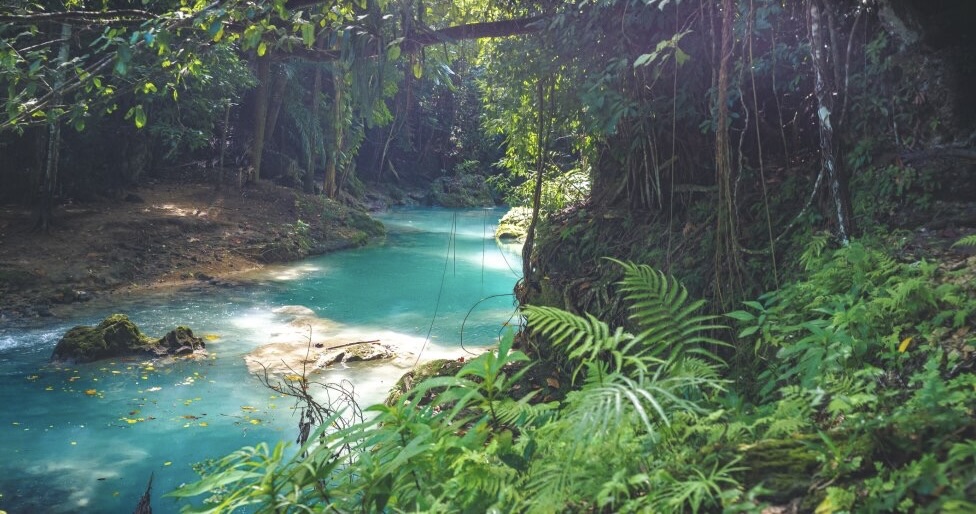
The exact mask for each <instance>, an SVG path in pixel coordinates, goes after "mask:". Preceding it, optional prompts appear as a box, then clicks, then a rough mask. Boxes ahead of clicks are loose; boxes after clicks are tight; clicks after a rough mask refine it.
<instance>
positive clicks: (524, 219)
mask: <svg viewBox="0 0 976 514" xmlns="http://www.w3.org/2000/svg"><path fill="white" fill-rule="evenodd" d="M531 222H532V209H529V208H528V207H512V208H511V209H509V211H508V212H506V213H505V215H504V216H502V219H501V220H499V221H498V228H497V229H495V238H496V239H499V240H502V241H525V234H527V233H528V231H529V224H530V223H531Z"/></svg>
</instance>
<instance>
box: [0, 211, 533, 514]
mask: <svg viewBox="0 0 976 514" xmlns="http://www.w3.org/2000/svg"><path fill="white" fill-rule="evenodd" d="M502 213H503V211H501V210H498V209H472V210H446V209H420V208H415V209H402V210H395V211H391V212H389V213H384V214H382V215H380V216H378V217H379V219H380V220H381V221H383V222H384V223H385V224H386V225H387V229H388V230H389V234H388V236H387V238H386V240H385V241H384V242H383V243H378V244H374V245H370V246H367V247H364V248H359V249H355V250H347V251H342V252H338V253H335V254H330V255H326V256H321V257H317V258H313V259H308V260H305V261H301V262H298V263H294V264H292V265H288V266H281V267H273V268H269V269H266V270H262V272H261V273H259V274H256V275H255V276H253V277H249V279H248V280H246V281H243V282H241V283H236V284H234V285H232V286H223V287H221V286H217V287H196V288H190V289H184V290H176V291H166V292H164V293H154V294H145V295H142V296H139V297H123V298H125V299H124V301H123V300H120V301H119V302H117V303H115V304H113V305H109V306H106V305H100V306H99V305H86V306H83V307H80V308H79V309H77V310H75V311H72V313H71V314H70V315H67V316H64V317H63V318H59V319H56V320H54V321H52V320H51V319H50V318H49V319H45V320H43V321H40V322H38V323H33V324H32V323H21V324H18V325H16V326H0V402H2V406H0V456H2V457H0V510H5V511H7V512H9V513H11V514H14V513H22V512H32V513H33V512H55V513H60V512H91V513H117V512H131V511H132V510H133V509H134V508H135V505H136V503H137V502H138V500H139V497H140V496H141V495H142V493H143V491H144V490H145V487H146V483H147V481H148V480H149V477H150V475H153V476H154V479H153V480H154V481H153V510H154V512H156V513H157V514H159V513H169V512H177V511H179V508H180V507H181V506H182V504H183V503H180V502H177V501H176V500H174V499H170V498H166V497H163V494H164V493H166V492H168V491H171V490H173V489H175V488H176V487H178V486H179V485H180V484H182V483H189V482H192V481H194V480H196V479H197V478H198V477H199V476H198V475H197V474H196V472H195V471H194V470H193V468H192V466H193V465H194V464H195V463H199V462H202V461H205V460H207V459H216V458H219V457H221V456H223V455H226V454H228V453H230V452H232V451H234V450H236V449H238V448H241V447H243V446H249V445H255V444H257V443H260V442H268V443H269V444H272V445H273V444H275V443H276V442H278V441H281V440H293V439H294V438H295V435H296V425H297V422H298V419H297V418H298V415H297V413H296V412H295V411H293V409H292V407H293V406H294V402H292V401H291V400H290V399H288V398H282V397H281V396H279V395H277V394H275V392H274V391H271V390H269V389H267V388H265V387H263V386H262V385H261V383H260V382H259V381H258V380H257V379H256V378H255V377H254V376H253V375H251V374H250V373H248V371H247V368H246V366H245V364H244V359H243V356H244V355H245V354H247V353H248V352H250V351H252V350H253V349H255V348H257V347H259V346H261V345H264V344H265V343H267V342H268V341H270V340H272V339H273V338H275V337H276V336H278V335H279V334H281V333H282V332H284V331H286V330H287V327H286V326H285V322H286V320H284V319H283V318H282V317H281V316H280V315H278V314H275V312H274V311H275V310H276V309H280V308H281V307H284V306H290V305H300V306H304V307H307V308H309V309H311V310H312V311H314V313H315V316H317V317H320V318H323V319H327V320H330V321H332V322H336V323H339V324H342V326H344V327H350V328H352V329H354V330H355V331H356V332H357V333H362V334H365V335H367V336H368V335H371V334H378V336H376V338H379V339H386V338H394V337H395V338H398V339H399V340H400V342H401V344H407V345H409V346H410V348H409V349H410V351H411V352H412V353H418V354H419V353H421V351H422V350H423V356H424V357H429V356H433V355H436V354H438V353H449V352H453V353H456V352H458V351H459V350H460V348H459V345H460V343H461V342H462V335H461V332H460V331H461V327H462V324H463V327H464V332H463V344H464V346H465V347H467V348H468V349H469V350H475V351H476V350H477V349H479V348H482V349H483V348H484V347H485V346H487V345H490V344H492V343H493V342H494V341H495V340H496V339H497V337H498V336H499V335H500V333H501V332H502V331H503V329H504V328H503V327H504V325H506V324H508V323H509V322H511V320H512V317H513V314H514V307H513V299H512V297H511V296H510V293H511V292H512V288H513V286H514V284H515V282H516V281H517V279H518V275H519V272H518V267H519V265H520V259H519V257H518V254H517V251H516V250H515V249H512V248H506V247H500V246H499V245H498V244H496V242H495V241H494V239H493V234H494V229H495V225H496V224H497V221H498V219H499V217H500V216H501V214H502ZM496 295H497V296H496ZM484 298H488V299H487V300H484V301H481V302H480V303H479V300H481V299H484ZM472 308H473V310H472ZM469 311H471V312H470V315H469ZM115 312H121V313H124V314H127V315H128V316H129V317H130V318H131V319H132V320H133V321H134V322H135V323H136V324H138V325H139V326H140V328H141V329H142V330H143V332H145V333H147V334H149V335H152V336H157V337H158V336H161V335H162V334H163V333H165V332H166V331H168V330H170V329H172V328H174V327H175V326H176V325H188V326H190V327H191V328H192V329H193V330H194V332H195V333H196V334H197V335H203V336H205V338H206V339H207V344H208V349H209V350H210V353H211V355H210V356H209V358H204V359H200V360H188V361H179V362H176V363H174V364H169V365H159V364H154V363H151V362H148V361H142V360H138V359H129V360H119V359H116V360H107V361H101V362H96V363H92V364H84V365H73V366H69V367H56V366H52V365H50V364H48V359H49V357H50V355H51V351H52V350H53V348H54V345H55V344H56V343H57V341H58V339H59V338H60V336H61V335H62V334H63V333H64V332H65V331H66V330H68V329H69V328H70V327H72V326H75V325H79V324H88V325H92V324H96V323H98V321H100V320H101V319H103V318H104V317H105V316H106V315H108V314H111V313H115ZM466 316H467V317H466ZM40 323H43V324H40ZM404 341H405V342H406V343H404ZM401 372H402V370H398V369H389V368H383V367H376V366H373V367H365V368H364V367H358V368H352V369H341V370H336V371H334V372H333V371H329V372H326V374H325V375H323V376H322V377H323V378H324V379H325V380H327V381H333V380H336V381H338V380H341V379H349V380H351V381H352V382H353V384H354V385H355V387H356V393H357V400H358V401H359V402H360V403H361V404H363V405H364V406H365V405H368V404H371V403H375V402H378V401H382V398H383V396H384V394H385V391H387V390H388V389H389V388H390V387H392V385H393V384H394V383H395V382H396V380H397V378H398V376H399V374H400V373H401Z"/></svg>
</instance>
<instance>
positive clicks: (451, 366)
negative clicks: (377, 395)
mask: <svg viewBox="0 0 976 514" xmlns="http://www.w3.org/2000/svg"><path fill="white" fill-rule="evenodd" d="M463 367H464V362H463V361H460V360H453V359H435V360H432V361H430V362H428V363H426V364H421V365H420V366H417V368H416V369H414V370H412V371H408V372H406V373H404V374H403V376H401V377H400V380H397V383H396V385H395V386H393V389H391V390H390V394H389V395H388V396H387V397H386V404H387V405H393V404H395V403H396V402H397V400H399V399H400V397H401V396H403V395H404V394H407V393H408V392H410V390H411V389H413V387H414V386H415V385H417V384H419V383H421V382H423V381H424V380H427V379H428V378H433V377H453V376H454V375H456V374H457V372H458V371H461V368H463Z"/></svg>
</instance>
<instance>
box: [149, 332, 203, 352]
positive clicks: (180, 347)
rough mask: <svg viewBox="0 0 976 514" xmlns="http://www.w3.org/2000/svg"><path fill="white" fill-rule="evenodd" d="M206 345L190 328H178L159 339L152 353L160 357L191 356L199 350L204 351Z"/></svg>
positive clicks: (153, 346)
mask: <svg viewBox="0 0 976 514" xmlns="http://www.w3.org/2000/svg"><path fill="white" fill-rule="evenodd" d="M205 346H206V345H205V344H204V343H203V339H201V338H199V337H195V336H194V335H193V331H192V330H190V329H189V327H182V326H181V327H176V328H175V329H173V330H170V331H169V332H167V333H166V335H164V336H163V337H161V338H159V340H158V341H156V343H155V344H154V345H152V351H153V353H155V354H156V355H157V356H159V357H166V356H173V355H191V354H193V352H195V351H197V350H202V349H203V348H204V347H205Z"/></svg>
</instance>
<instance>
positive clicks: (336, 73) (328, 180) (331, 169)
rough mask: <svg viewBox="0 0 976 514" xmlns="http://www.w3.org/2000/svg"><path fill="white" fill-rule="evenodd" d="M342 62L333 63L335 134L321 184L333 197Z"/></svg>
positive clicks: (340, 135)
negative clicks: (323, 180)
mask: <svg viewBox="0 0 976 514" xmlns="http://www.w3.org/2000/svg"><path fill="white" fill-rule="evenodd" d="M341 70H342V64H341V63H338V62H337V63H335V65H334V66H333V71H332V88H333V91H334V92H333V97H332V99H333V101H332V130H333V133H334V134H335V141H333V145H332V155H331V156H330V158H329V164H328V166H326V169H325V182H324V183H323V184H322V189H323V192H324V193H325V195H326V196H328V197H329V198H335V197H336V193H337V192H338V188H336V168H337V167H338V166H339V156H340V155H341V154H342V139H343V133H344V130H343V129H344V127H343V120H344V119H345V117H344V116H343V115H342V103H343V98H342V97H343V93H342V91H343V89H345V79H344V77H343V74H342V71H341Z"/></svg>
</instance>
